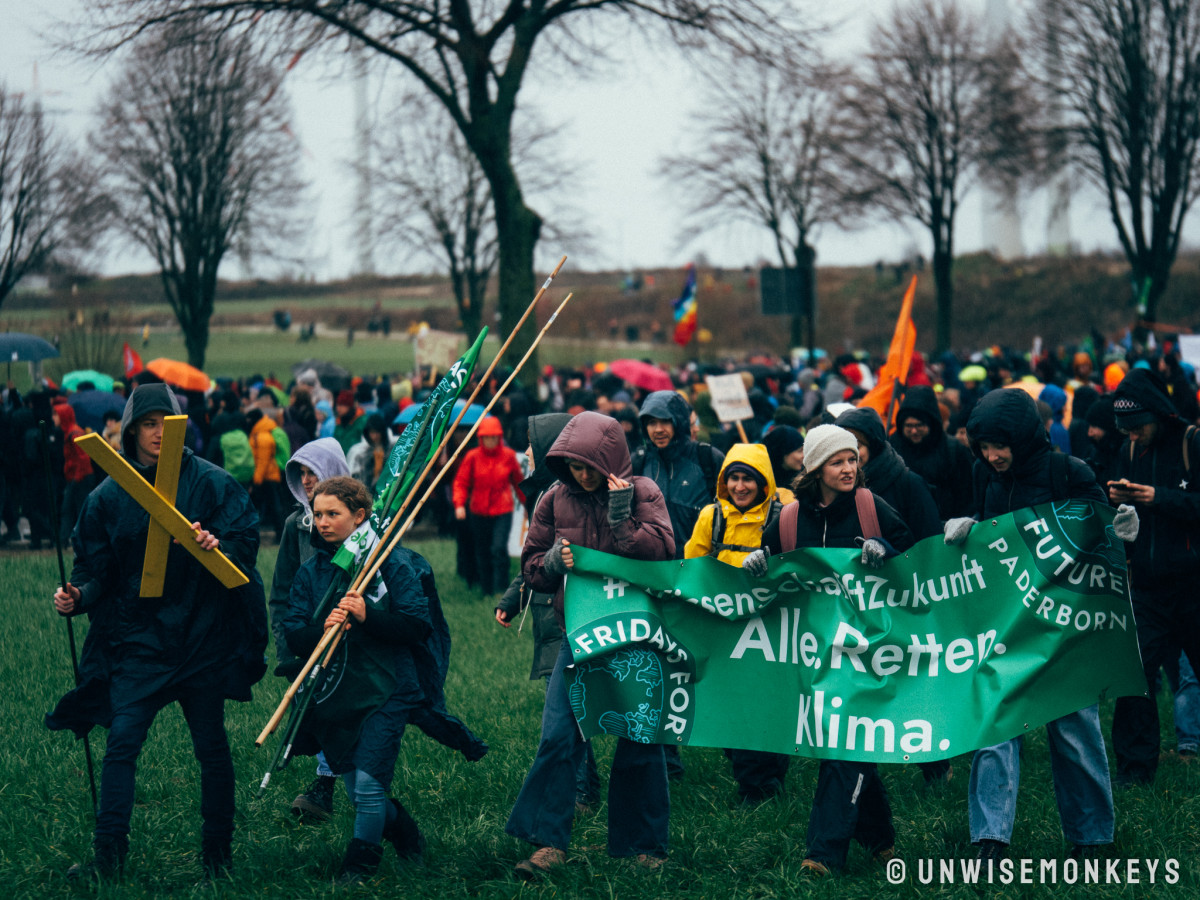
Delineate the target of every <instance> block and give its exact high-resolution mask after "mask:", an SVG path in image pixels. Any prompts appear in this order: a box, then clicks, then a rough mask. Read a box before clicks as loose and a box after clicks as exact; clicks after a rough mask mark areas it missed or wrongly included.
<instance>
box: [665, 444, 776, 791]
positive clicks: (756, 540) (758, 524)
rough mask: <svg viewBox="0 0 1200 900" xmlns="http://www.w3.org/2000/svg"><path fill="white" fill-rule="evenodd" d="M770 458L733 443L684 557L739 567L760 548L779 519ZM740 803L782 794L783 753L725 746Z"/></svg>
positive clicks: (752, 447)
mask: <svg viewBox="0 0 1200 900" xmlns="http://www.w3.org/2000/svg"><path fill="white" fill-rule="evenodd" d="M781 508H782V504H781V503H780V501H779V498H778V496H777V494H776V486H775V475H774V470H773V468H772V466H771V457H770V454H769V453H768V452H767V448H766V447H764V446H763V445H762V444H734V445H733V446H732V447H731V448H730V450H729V453H728V454H727V455H726V456H725V462H724V463H723V464H722V466H721V471H720V473H719V474H718V476H717V501H716V502H715V503H712V504H709V505H708V506H706V507H705V508H704V509H702V510H701V511H700V517H699V518H698V519H697V520H696V527H695V529H694V530H693V531H692V537H691V539H690V540H689V541H688V542H687V546H686V547H685V548H684V552H683V555H684V559H695V558H696V557H699V556H715V557H716V558H717V559H719V560H720V561H721V562H723V563H727V564H729V565H731V566H741V564H742V560H743V559H745V558H746V557H747V556H748V555H749V554H750V553H752V552H754V551H755V550H757V549H758V548H759V547H760V546H762V536H763V531H765V530H766V527H767V524H768V523H769V522H770V521H772V519H778V518H779V511H780V509H781ZM725 755H726V756H727V757H729V761H730V763H731V764H732V766H733V777H734V778H735V779H736V780H737V783H738V796H739V797H740V798H741V800H742V803H743V804H744V805H754V804H758V803H761V802H763V801H764V800H769V799H771V798H772V797H775V796H778V795H779V794H781V793H782V792H783V783H784V778H785V777H786V775H787V770H788V762H789V759H790V758H789V757H788V756H786V755H784V754H782V753H767V752H764V751H760V750H726V751H725Z"/></svg>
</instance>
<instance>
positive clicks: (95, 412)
mask: <svg viewBox="0 0 1200 900" xmlns="http://www.w3.org/2000/svg"><path fill="white" fill-rule="evenodd" d="M67 402H68V403H69V404H71V409H73V410H75V421H76V422H78V423H79V427H80V428H90V429H92V431H97V432H99V431H103V430H104V414H105V413H106V412H108V411H109V410H112V411H113V412H115V413H116V414H117V415H120V414H121V413H123V412H124V411H125V397H124V396H123V395H121V394H116V393H113V392H112V391H76V392H75V393H74V394H71V395H70V396H69V397H67Z"/></svg>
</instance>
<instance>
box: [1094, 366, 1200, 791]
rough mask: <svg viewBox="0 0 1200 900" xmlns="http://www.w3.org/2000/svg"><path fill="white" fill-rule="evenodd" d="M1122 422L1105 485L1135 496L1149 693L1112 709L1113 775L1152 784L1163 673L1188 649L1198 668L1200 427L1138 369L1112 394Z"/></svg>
mask: <svg viewBox="0 0 1200 900" xmlns="http://www.w3.org/2000/svg"><path fill="white" fill-rule="evenodd" d="M1114 411H1115V418H1116V425H1117V427H1118V428H1119V429H1120V430H1121V431H1122V432H1124V433H1125V434H1127V435H1128V438H1127V440H1126V441H1125V442H1124V443H1123V444H1122V445H1121V447H1120V449H1119V450H1118V451H1117V455H1116V472H1115V473H1114V475H1113V479H1114V480H1112V481H1109V482H1107V485H1106V486H1107V489H1108V492H1109V496H1110V498H1111V500H1112V502H1113V503H1132V504H1134V506H1135V507H1136V508H1137V511H1138V513H1139V516H1140V519H1141V527H1140V530H1139V532H1138V534H1137V536H1136V539H1135V540H1134V541H1133V542H1132V543H1131V544H1130V543H1127V544H1126V549H1127V552H1128V556H1129V584H1130V595H1131V597H1132V599H1133V614H1134V620H1135V621H1136V623H1137V634H1138V644H1139V646H1140V647H1141V651H1142V665H1143V666H1144V668H1145V672H1146V678H1147V688H1149V687H1150V685H1152V684H1153V685H1154V686H1155V690H1154V691H1153V692H1151V693H1150V694H1149V695H1148V696H1147V697H1119V698H1117V704H1116V709H1115V710H1114V713H1113V749H1114V750H1115V751H1116V757H1117V778H1118V780H1119V781H1121V782H1123V783H1134V782H1137V783H1144V784H1149V783H1151V782H1153V780H1154V776H1155V773H1156V771H1157V768H1158V760H1159V748H1160V737H1159V721H1158V706H1157V703H1156V700H1155V698H1156V697H1157V684H1158V670H1159V668H1160V667H1162V666H1164V665H1169V664H1170V661H1171V660H1174V659H1178V658H1179V652H1180V651H1181V650H1182V651H1183V652H1184V653H1186V654H1187V657H1188V660H1189V661H1190V662H1191V664H1192V668H1193V669H1195V668H1196V667H1197V665H1200V608H1198V607H1197V605H1196V598H1195V592H1196V588H1195V585H1196V581H1197V578H1200V433H1198V432H1197V430H1196V429H1195V428H1194V427H1191V426H1189V425H1188V423H1187V422H1185V421H1184V420H1183V419H1181V418H1180V417H1179V415H1178V414H1177V412H1176V406H1175V403H1174V402H1173V401H1172V398H1171V396H1170V394H1169V393H1168V390H1167V385H1166V383H1165V382H1164V381H1163V380H1162V379H1161V378H1160V377H1159V375H1158V374H1157V373H1155V372H1152V371H1150V370H1148V369H1134V370H1133V371H1132V372H1130V373H1129V374H1128V375H1126V376H1125V379H1124V380H1123V381H1122V382H1121V384H1120V386H1119V387H1118V388H1117V390H1116V394H1115V396H1114Z"/></svg>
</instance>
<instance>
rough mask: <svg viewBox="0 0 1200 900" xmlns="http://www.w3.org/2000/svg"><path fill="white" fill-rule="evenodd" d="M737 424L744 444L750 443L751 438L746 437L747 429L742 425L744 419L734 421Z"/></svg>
mask: <svg viewBox="0 0 1200 900" xmlns="http://www.w3.org/2000/svg"><path fill="white" fill-rule="evenodd" d="M733 424H734V425H736V426H737V430H738V436H739V437H741V439H742V443H743V444H748V443H750V438H748V437H746V429H745V428H743V427H742V420H741V419H738V420H737V421H735V422H734V423H733Z"/></svg>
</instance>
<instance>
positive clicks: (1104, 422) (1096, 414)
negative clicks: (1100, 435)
mask: <svg viewBox="0 0 1200 900" xmlns="http://www.w3.org/2000/svg"><path fill="white" fill-rule="evenodd" d="M1115 402H1116V401H1115V400H1114V399H1113V396H1112V394H1105V395H1104V396H1103V397H1101V398H1100V399H1099V400H1097V401H1096V402H1095V403H1093V404H1092V405H1091V406H1089V407H1088V411H1087V416H1086V417H1085V418H1086V419H1087V423H1088V424H1089V425H1095V426H1096V427H1097V428H1103V429H1104V430H1105V431H1114V430H1115V429H1116V427H1117V423H1116V421H1115V419H1114V417H1113V408H1114V403H1115Z"/></svg>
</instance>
